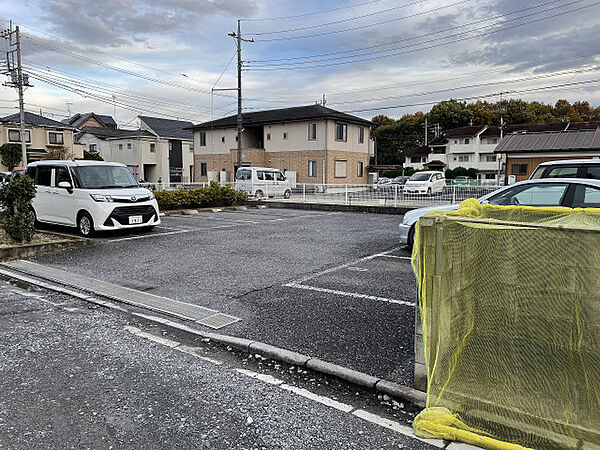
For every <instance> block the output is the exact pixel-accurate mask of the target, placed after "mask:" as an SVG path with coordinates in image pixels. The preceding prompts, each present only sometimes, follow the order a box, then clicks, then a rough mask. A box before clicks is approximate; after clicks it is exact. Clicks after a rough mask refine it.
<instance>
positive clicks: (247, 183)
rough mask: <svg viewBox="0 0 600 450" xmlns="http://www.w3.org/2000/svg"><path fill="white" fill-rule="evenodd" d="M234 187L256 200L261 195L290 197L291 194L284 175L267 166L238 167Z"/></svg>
mask: <svg viewBox="0 0 600 450" xmlns="http://www.w3.org/2000/svg"><path fill="white" fill-rule="evenodd" d="M235 188H236V189H238V190H240V191H244V192H245V193H246V194H248V196H249V197H254V198H256V199H258V200H260V199H261V198H263V197H283V198H290V196H291V195H292V186H291V184H290V182H289V180H288V179H287V178H286V177H285V175H284V174H283V173H281V171H280V170H278V169H272V168H268V167H242V168H241V169H238V171H237V173H236V174H235Z"/></svg>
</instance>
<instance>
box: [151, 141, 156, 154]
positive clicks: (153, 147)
mask: <svg viewBox="0 0 600 450" xmlns="http://www.w3.org/2000/svg"><path fill="white" fill-rule="evenodd" d="M150 153H156V144H155V143H154V142H151V143H150Z"/></svg>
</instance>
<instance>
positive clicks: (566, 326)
mask: <svg viewBox="0 0 600 450" xmlns="http://www.w3.org/2000/svg"><path fill="white" fill-rule="evenodd" d="M412 264H413V269H414V271H415V274H416V277H417V284H418V292H419V307H420V312H421V320H422V326H423V341H424V342H423V343H424V349H425V361H426V364H427V376H428V382H427V384H428V388H427V409H426V410H424V411H423V412H421V414H419V416H417V418H416V419H415V422H414V424H413V426H414V428H415V432H416V433H417V434H418V435H419V436H422V437H428V438H439V439H450V440H458V441H462V442H467V443H470V444H475V445H479V446H481V447H484V448H490V449H523V448H537V449H553V448H561V449H563V448H590V449H591V448H596V445H598V446H600V209H571V208H531V207H524V206H492V205H480V204H479V203H478V202H477V201H476V200H473V199H470V200H466V201H464V202H463V203H461V209H459V210H456V211H441V212H434V213H429V214H426V215H425V216H423V217H422V218H421V219H420V220H419V222H418V225H417V228H416V236H415V245H414V249H413V257H412ZM598 448H600V447H598Z"/></svg>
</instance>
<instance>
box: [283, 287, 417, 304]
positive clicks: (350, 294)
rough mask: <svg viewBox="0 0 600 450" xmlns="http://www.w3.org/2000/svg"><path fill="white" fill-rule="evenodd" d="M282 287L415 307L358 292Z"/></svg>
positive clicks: (391, 299)
mask: <svg viewBox="0 0 600 450" xmlns="http://www.w3.org/2000/svg"><path fill="white" fill-rule="evenodd" d="M283 286H284V287H289V288H295V289H304V290H306V291H315V292H322V293H324V294H334V295H342V296H345V297H352V298H360V299H365V300H374V301H376V302H384V303H392V304H394V305H402V306H415V305H416V303H414V302H407V301H405V300H396V299H393V298H386V297H378V296H376V295H368V294H360V293H358V292H346V291H338V290H336V289H327V288H322V287H316V286H308V285H306V284H299V283H288V284H284V285H283Z"/></svg>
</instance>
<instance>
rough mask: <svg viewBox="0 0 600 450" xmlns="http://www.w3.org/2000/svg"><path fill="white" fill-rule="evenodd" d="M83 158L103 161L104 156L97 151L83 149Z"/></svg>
mask: <svg viewBox="0 0 600 450" xmlns="http://www.w3.org/2000/svg"><path fill="white" fill-rule="evenodd" d="M83 159H91V160H94V161H104V158H103V157H102V156H101V155H100V153H98V152H90V151H87V150H84V151H83Z"/></svg>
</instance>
